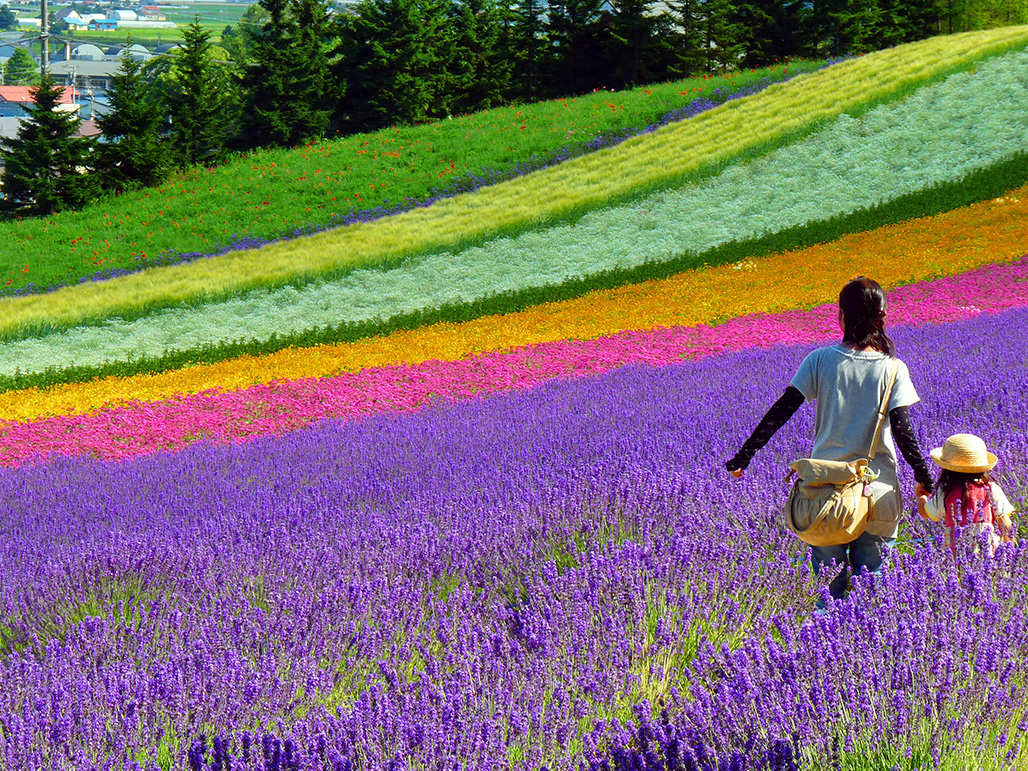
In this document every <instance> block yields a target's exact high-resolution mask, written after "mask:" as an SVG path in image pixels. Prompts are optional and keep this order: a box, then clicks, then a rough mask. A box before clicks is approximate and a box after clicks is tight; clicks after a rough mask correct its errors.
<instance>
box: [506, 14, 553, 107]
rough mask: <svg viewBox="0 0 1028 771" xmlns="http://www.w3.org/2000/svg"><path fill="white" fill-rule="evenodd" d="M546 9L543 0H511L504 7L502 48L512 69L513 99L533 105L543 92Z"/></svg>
mask: <svg viewBox="0 0 1028 771" xmlns="http://www.w3.org/2000/svg"><path fill="white" fill-rule="evenodd" d="M545 9H546V6H545V2H544V0H514V1H513V2H512V3H510V4H509V5H508V6H507V12H506V14H505V19H504V35H503V38H502V41H503V42H502V44H501V45H502V50H503V51H504V53H505V56H506V58H507V60H508V61H510V63H511V67H512V73H511V75H512V83H511V89H510V96H511V98H512V99H520V100H521V101H524V102H534V101H536V100H538V99H540V98H541V97H542V95H543V94H544V93H545V90H546V87H545V85H544V84H543V82H542V78H543V69H544V66H545V56H546V47H547V41H546V37H545V35H546V25H545V23H544V21H543V19H544V13H545Z"/></svg>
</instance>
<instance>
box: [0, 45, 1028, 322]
mask: <svg viewBox="0 0 1028 771" xmlns="http://www.w3.org/2000/svg"><path fill="white" fill-rule="evenodd" d="M1026 41H1028V27H1008V28H1003V29H999V30H993V31H989V32H982V33H965V34H961V35H954V36H948V37H937V38H931V39H928V40H926V41H922V42H919V43H913V44H908V45H903V46H898V47H896V48H893V49H889V50H885V51H880V52H876V53H874V54H870V55H868V56H865V57H863V58H861V59H854V60H848V61H846V62H842V63H841V64H838V65H835V66H832V67H830V68H828V69H825V70H822V71H820V72H817V73H812V74H809V75H804V76H801V77H798V78H795V79H793V80H791V81H788V82H786V83H783V84H777V85H774V86H771V87H770V88H768V89H767V90H765V91H763V92H761V93H759V94H756V95H754V96H752V97H748V98H746V99H740V100H737V101H734V102H729V103H726V104H725V105H722V106H721V107H718V108H716V109H714V110H710V111H709V112H706V113H703V114H701V115H699V116H697V117H696V118H694V119H691V120H689V121H685V122H683V123H681V124H676V125H671V126H668V127H665V128H662V129H659V130H657V131H654V132H653V133H651V134H648V135H646V136H644V137H639V138H635V139H631V140H628V141H627V142H624V143H622V144H620V145H618V146H616V147H613V148H609V149H607V150H602V151H600V152H597V153H594V154H591V155H589V156H585V157H582V158H578V159H575V160H572V161H568V162H567V163H564V164H560V165H559V166H555V167H551V168H549V169H544V170H542V171H540V172H536V173H534V174H530V175H528V176H526V177H522V178H520V179H517V180H512V181H509V182H504V183H501V184H499V185H495V186H492V187H489V188H485V189H482V190H479V191H476V192H474V193H469V194H466V195H461V196H457V197H454V198H449V199H446V200H444V201H440V202H439V203H438V204H436V205H434V206H432V207H430V208H428V209H422V210H415V211H410V212H406V213H403V214H399V215H397V216H395V217H391V218H388V219H384V220H379V221H377V222H373V223H369V224H355V225H353V226H350V227H346V228H342V229H339V230H337V231H333V232H331V233H322V234H317V235H312V236H310V237H308V238H303V239H296V240H293V241H289V242H283V243H278V244H272V245H269V246H267V247H265V248H263V249H260V250H255V251H240V252H232V253H229V254H225V255H221V256H218V257H214V258H211V259H207V260H200V261H197V262H193V263H189V264H186V265H175V266H170V267H166V268H161V269H154V270H149V271H143V272H142V273H138V274H133V275H130V276H125V277H119V278H112V279H110V280H109V281H104V282H98V283H89V284H82V285H79V286H75V287H66V288H63V289H59V290H57V291H55V292H52V293H49V294H47V295H44V296H38V297H16V298H5V299H4V300H2V301H0V335H4V336H10V335H12V334H19V335H23V334H26V333H29V332H38V331H40V330H46V329H55V328H56V329H62V328H67V327H71V326H76V325H80V324H83V323H87V322H99V321H101V320H103V319H105V318H108V317H112V316H119V317H122V318H136V317H139V316H141V315H144V314H146V313H149V312H153V311H155V310H159V309H162V308H167V307H169V306H173V305H177V304H179V303H194V304H195V303H202V302H207V301H210V300H213V299H217V298H225V297H231V296H234V295H237V294H240V293H243V292H246V291H249V290H253V289H258V288H262V287H275V286H282V285H285V284H290V283H304V282H307V281H313V280H315V279H318V278H330V277H333V276H336V275H340V274H342V273H345V272H347V271H350V270H353V269H354V268H357V267H361V266H368V265H380V266H389V265H396V264H398V263H399V262H400V261H402V260H403V259H405V258H408V257H412V256H418V255H424V254H427V253H430V252H432V251H435V250H452V249H454V248H462V247H466V246H472V245H474V244H479V243H483V242H484V241H486V240H488V239H490V238H494V237H497V236H501V235H514V234H516V233H520V232H524V231H527V230H534V229H537V228H539V227H540V226H543V225H549V224H554V223H556V222H558V221H561V220H566V219H569V218H572V217H577V216H580V215H582V214H584V213H586V212H587V211H590V210H592V209H596V208H600V207H604V206H609V205H611V204H612V203H616V202H618V201H621V200H627V199H630V198H634V197H637V196H639V195H641V194H646V193H648V192H651V191H653V190H655V189H657V188H661V187H666V186H669V185H672V184H680V183H682V182H684V181H686V180H688V179H697V178H699V177H701V176H704V175H708V176H709V175H711V174H713V173H716V172H717V171H720V170H721V169H722V168H723V167H724V166H725V165H726V164H729V163H731V162H733V161H738V160H741V159H743V158H746V157H750V156H752V155H753V154H759V153H764V152H767V151H769V150H770V149H772V148H774V147H777V146H780V145H782V144H785V143H786V142H788V141H792V140H795V139H797V138H798V137H800V136H803V135H806V134H809V133H810V132H812V131H814V130H816V129H817V128H818V127H820V126H821V125H822V124H823V123H824V122H825V121H827V120H830V119H832V118H834V117H837V116H838V115H840V114H841V113H843V112H846V111H863V110H866V109H868V108H870V107H872V106H874V105H875V104H878V103H880V102H882V101H886V100H889V99H890V98H898V97H900V96H902V95H906V94H908V93H909V92H910V91H911V90H913V89H915V88H917V87H918V86H921V85H924V84H926V83H928V82H931V81H933V80H936V79H939V78H943V77H945V76H946V75H948V74H951V73H953V72H955V71H957V70H959V69H961V68H963V67H966V66H967V65H969V64H972V63H974V62H978V61H980V60H981V59H983V58H987V57H989V56H993V55H997V54H1001V53H1003V52H1006V51H1008V50H1010V49H1011V48H1015V47H1018V46H1023V45H1024V43H1025V42H1026Z"/></svg>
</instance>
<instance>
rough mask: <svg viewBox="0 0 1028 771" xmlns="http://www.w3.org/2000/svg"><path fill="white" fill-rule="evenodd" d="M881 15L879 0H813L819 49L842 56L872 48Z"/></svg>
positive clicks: (813, 19) (818, 51) (813, 15)
mask: <svg viewBox="0 0 1028 771" xmlns="http://www.w3.org/2000/svg"><path fill="white" fill-rule="evenodd" d="M879 16H880V14H879V10H878V0H814V3H813V6H812V21H813V23H814V26H815V28H816V29H817V30H818V31H819V32H820V42H819V45H818V47H817V53H818V54H820V55H823V56H824V55H827V56H842V55H845V54H859V53H865V52H867V51H870V50H873V41H874V39H875V35H876V34H877V31H878V29H879V24H880V19H879Z"/></svg>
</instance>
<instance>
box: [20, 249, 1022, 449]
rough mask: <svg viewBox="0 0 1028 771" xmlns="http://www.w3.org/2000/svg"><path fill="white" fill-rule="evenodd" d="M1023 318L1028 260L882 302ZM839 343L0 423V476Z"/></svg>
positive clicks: (567, 356)
mask: <svg viewBox="0 0 1028 771" xmlns="http://www.w3.org/2000/svg"><path fill="white" fill-rule="evenodd" d="M1025 307H1028V258H1025V259H1023V260H1021V261H1020V262H1017V263H1011V264H1004V265H992V266H987V267H984V268H981V269H979V270H976V271H973V272H970V273H965V274H961V275H959V276H952V277H949V278H942V279H936V280H934V281H925V282H920V283H916V284H910V285H907V286H902V287H899V288H897V289H895V290H893V291H892V292H891V293H890V295H889V318H890V321H891V323H892V324H900V325H904V324H905V325H919V324H939V323H945V322H952V321H959V320H962V319H967V318H972V317H974V316H976V315H978V314H980V313H983V312H987V313H1000V312H1003V311H1010V310H1014V309H1021V308H1025ZM837 336H838V308H837V305H836V304H835V303H827V304H824V305H820V306H817V307H816V308H813V309H811V310H793V311H786V312H784V313H779V314H756V315H750V316H742V317H739V318H734V319H731V320H729V321H727V322H725V323H724V324H721V325H719V326H715V327H711V326H707V325H700V326H693V327H672V328H667V329H654V330H649V331H630V332H621V333H618V334H615V335H611V336H609V337H604V338H597V339H593V340H561V341H558V342H550V343H540V344H537V345H532V346H525V347H523V348H519V349H516V350H513V351H509V352H493V353H486V354H483V355H481V356H477V357H474V358H471V359H462V360H458V361H450V362H447V361H439V360H432V361H425V362H422V363H420V364H412V365H393V366H385V367H377V368H369V369H364V370H362V371H361V372H359V373H345V374H342V375H338V376H335V377H326V378H321V379H316V378H308V379H304V380H291V381H276V382H271V383H266V384H261V385H257V386H254V387H251V388H247V389H243V390H239V391H233V392H222V391H217V390H213V391H208V392H202V393H198V394H192V395H183V396H178V397H173V398H171V399H168V400H164V401H158V402H138V403H130V404H126V405H124V406H120V407H115V408H111V409H104V410H101V411H99V412H96V413H92V414H89V415H69V416H60V417H51V418H45V419H42V420H37V421H32V422H23V423H14V422H4V423H0V464H2V465H8V466H16V465H19V464H21V463H24V462H26V461H30V460H33V459H36V458H47V457H50V456H53V455H79V454H87V455H93V456H96V457H100V458H105V459H110V460H119V459H126V458H131V457H135V456H137V455H145V454H152V453H155V452H160V451H164V450H173V449H180V448H182V447H185V446H187V445H189V444H191V443H194V442H196V441H199V440H204V441H210V442H215V443H226V442H239V441H243V440H246V439H250V438H255V437H260V436H279V435H282V434H284V433H286V432H289V431H293V430H296V429H298V428H302V427H304V426H307V425H309V424H311V423H315V422H318V421H322V420H326V419H340V418H341V419H355V418H358V417H364V416H369V415H375V414H380V413H384V412H401V413H402V412H411V411H415V410H418V409H421V408H423V407H424V406H425V405H427V404H429V403H431V402H433V401H437V400H459V399H468V398H474V397H478V396H484V395H488V394H494V393H500V392H504V391H509V390H523V389H527V388H533V387H535V386H538V385H541V384H543V383H546V382H548V381H551V380H554V379H568V378H581V377H592V376H596V375H600V374H603V373H607V372H611V371H613V370H615V369H618V368H621V367H624V366H626V365H629V364H645V365H650V366H664V365H668V364H674V363H678V362H681V361H683V360H685V359H697V358H705V357H709V356H713V355H721V354H724V353H729V352H737V351H744V350H746V349H749V348H754V347H760V348H766V347H771V346H776V345H793V344H799V343H811V342H823V341H826V340H831V339H833V338H835V337H837Z"/></svg>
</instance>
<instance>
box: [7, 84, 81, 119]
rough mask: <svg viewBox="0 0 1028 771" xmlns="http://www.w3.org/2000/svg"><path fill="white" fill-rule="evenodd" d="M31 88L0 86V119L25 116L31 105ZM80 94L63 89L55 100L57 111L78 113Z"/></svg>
mask: <svg viewBox="0 0 1028 771" xmlns="http://www.w3.org/2000/svg"><path fill="white" fill-rule="evenodd" d="M31 90H32V87H31V86H0V118H22V117H24V116H25V115H27V112H26V111H25V108H26V106H28V105H31V104H32V94H31V93H29V92H30V91H31ZM80 98H81V94H79V92H78V91H76V90H75V89H73V88H65V89H64V91H63V92H62V93H61V98H60V99H58V100H57V104H58V108H57V109H59V110H63V111H67V112H78V109H79V99H80Z"/></svg>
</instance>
